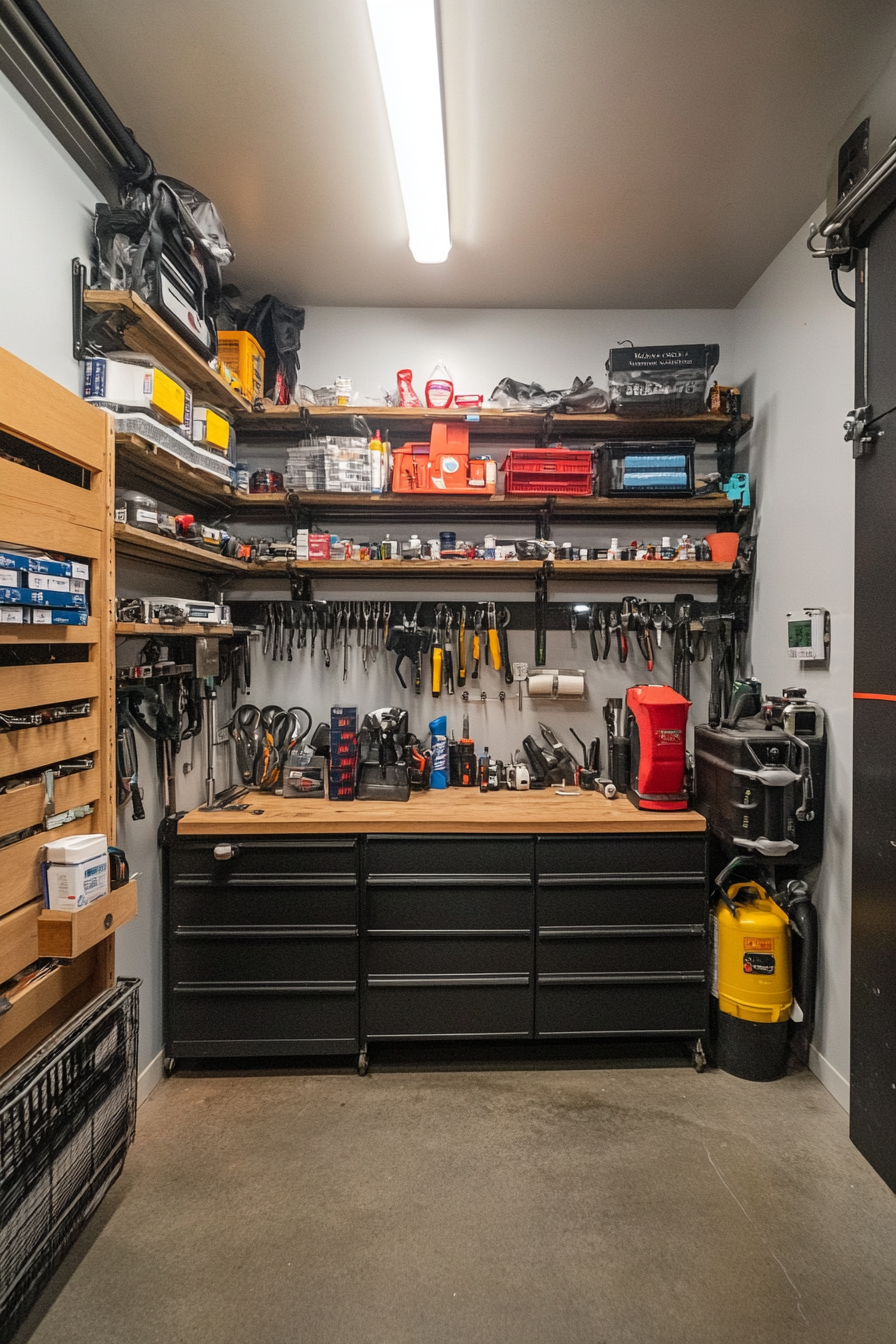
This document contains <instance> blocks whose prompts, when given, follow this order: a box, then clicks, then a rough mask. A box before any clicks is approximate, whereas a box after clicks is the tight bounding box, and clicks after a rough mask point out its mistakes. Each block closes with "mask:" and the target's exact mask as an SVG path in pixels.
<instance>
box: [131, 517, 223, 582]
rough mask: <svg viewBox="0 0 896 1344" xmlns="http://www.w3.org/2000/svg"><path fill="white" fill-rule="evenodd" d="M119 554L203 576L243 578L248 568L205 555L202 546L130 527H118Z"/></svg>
mask: <svg viewBox="0 0 896 1344" xmlns="http://www.w3.org/2000/svg"><path fill="white" fill-rule="evenodd" d="M115 550H116V552H117V554H118V555H127V556H132V557H133V558H134V559H137V560H149V561H152V562H153V563H155V564H159V565H174V566H175V567H176V568H177V569H190V570H198V571H199V573H201V574H222V573H223V574H240V573H242V572H243V571H244V570H245V569H246V568H247V565H246V563H245V561H243V560H233V559H231V558H230V557H229V556H226V555H217V554H216V553H215V552H214V551H203V550H201V549H200V548H199V547H198V546H188V545H187V544H186V542H183V541H173V540H172V539H171V538H170V537H161V536H158V535H157V534H156V533H155V532H143V531H141V529H140V528H139V527H130V526H129V525H128V524H127V523H116V524H115Z"/></svg>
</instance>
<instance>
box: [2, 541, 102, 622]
mask: <svg viewBox="0 0 896 1344" xmlns="http://www.w3.org/2000/svg"><path fill="white" fill-rule="evenodd" d="M89 577H90V569H89V567H88V565H87V564H82V563H81V562H80V561H77V560H51V559H50V558H49V556H45V555H37V554H35V555H25V554H20V553H19V552H18V551H11V550H0V623H3V624H8V625H86V624H87V618H88V615H89V608H88V604H87V581H88V579H89Z"/></svg>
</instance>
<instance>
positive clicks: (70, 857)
mask: <svg viewBox="0 0 896 1344" xmlns="http://www.w3.org/2000/svg"><path fill="white" fill-rule="evenodd" d="M42 871H43V878H44V899H45V901H46V904H47V908H48V909H50V910H82V909H83V908H84V906H86V905H90V904H92V902H93V901H97V900H99V898H100V897H101V896H106V895H108V892H109V842H108V840H107V839H106V837H105V836H104V835H71V836H67V837H66V838H65V839H64V840H53V841H51V842H50V844H48V845H44V862H43V864H42Z"/></svg>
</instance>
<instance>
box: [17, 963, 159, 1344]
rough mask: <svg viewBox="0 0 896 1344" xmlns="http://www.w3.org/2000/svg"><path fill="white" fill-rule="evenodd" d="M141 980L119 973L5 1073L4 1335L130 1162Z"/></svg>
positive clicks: (36, 1294) (48, 1276) (38, 1291)
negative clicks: (112, 982) (123, 977)
mask: <svg viewBox="0 0 896 1344" xmlns="http://www.w3.org/2000/svg"><path fill="white" fill-rule="evenodd" d="M139 986H140V981H139V980H119V981H118V983H117V985H116V986H115V988H114V989H110V990H106V992H105V993H103V994H100V995H99V996H98V997H97V998H95V999H93V1000H92V1001H91V1003H89V1004H88V1005H87V1007H86V1008H84V1009H83V1010H82V1011H81V1012H80V1013H78V1014H76V1016H75V1017H73V1018H72V1019H71V1021H69V1022H67V1023H66V1024H65V1026H64V1027H62V1028H61V1029H60V1030H59V1031H57V1032H55V1033H54V1034H53V1035H52V1036H50V1037H49V1038H48V1039H47V1040H46V1041H45V1042H44V1043H43V1045H41V1046H39V1047H38V1048H37V1049H36V1050H34V1051H32V1053H31V1054H30V1055H29V1056H28V1057H27V1058H26V1059H25V1060H23V1061H22V1062H21V1063H20V1064H19V1065H17V1066H16V1068H14V1069H12V1070H11V1071H10V1072H9V1073H8V1074H7V1075H6V1077H5V1078H3V1079H2V1080H0V1342H2V1344H6V1342H7V1341H8V1340H10V1339H11V1338H12V1336H13V1335H14V1333H15V1331H16V1329H17V1328H18V1326H19V1325H21V1323H22V1321H23V1320H24V1318H25V1316H26V1315H27V1313H28V1312H29V1310H30V1309H31V1307H32V1305H33V1303H34V1301H35V1299H36V1297H37V1296H38V1294H39V1293H40V1291H41V1289H42V1288H43V1287H44V1285H45V1284H46V1282H47V1280H48V1279H49V1278H50V1276H51V1275H52V1274H53V1272H54V1271H55V1270H56V1269H57V1268H58V1266H59V1264H60V1262H61V1261H62V1259H63V1257H64V1256H65V1254H66V1252H67V1251H68V1250H69V1248H70V1246H71V1245H72V1243H73V1242H74V1241H75V1239H76V1237H77V1236H78V1234H79V1232H80V1231H81V1229H82V1228H83V1227H84V1225H85V1223H86V1222H87V1220H88V1218H89V1217H90V1216H91V1214H92V1213H93V1212H94V1210H95V1209H96V1208H97V1206H98V1205H99V1204H100V1202H101V1200H102V1199H103V1196H104V1195H105V1194H106V1191H107V1190H108V1189H109V1187H110V1186H111V1185H112V1184H113V1182H114V1181H115V1180H116V1178H117V1177H118V1176H119V1174H120V1172H121V1169H122V1167H123V1166H124V1159H125V1154H126V1152H127V1150H128V1147H129V1146H130V1144H131V1141H132V1139H133V1137H134V1125H135V1121H136V1115H137V1027H138V1006H137V990H138V988H139Z"/></svg>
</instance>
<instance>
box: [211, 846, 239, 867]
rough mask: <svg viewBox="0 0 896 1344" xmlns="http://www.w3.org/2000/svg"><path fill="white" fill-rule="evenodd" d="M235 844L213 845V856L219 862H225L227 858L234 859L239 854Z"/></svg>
mask: <svg viewBox="0 0 896 1344" xmlns="http://www.w3.org/2000/svg"><path fill="white" fill-rule="evenodd" d="M239 852H240V851H239V846H237V845H215V858H216V859H217V860H218V861H219V862H220V863H226V862H227V860H228V859H235V858H236V856H237V855H238V854H239Z"/></svg>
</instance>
